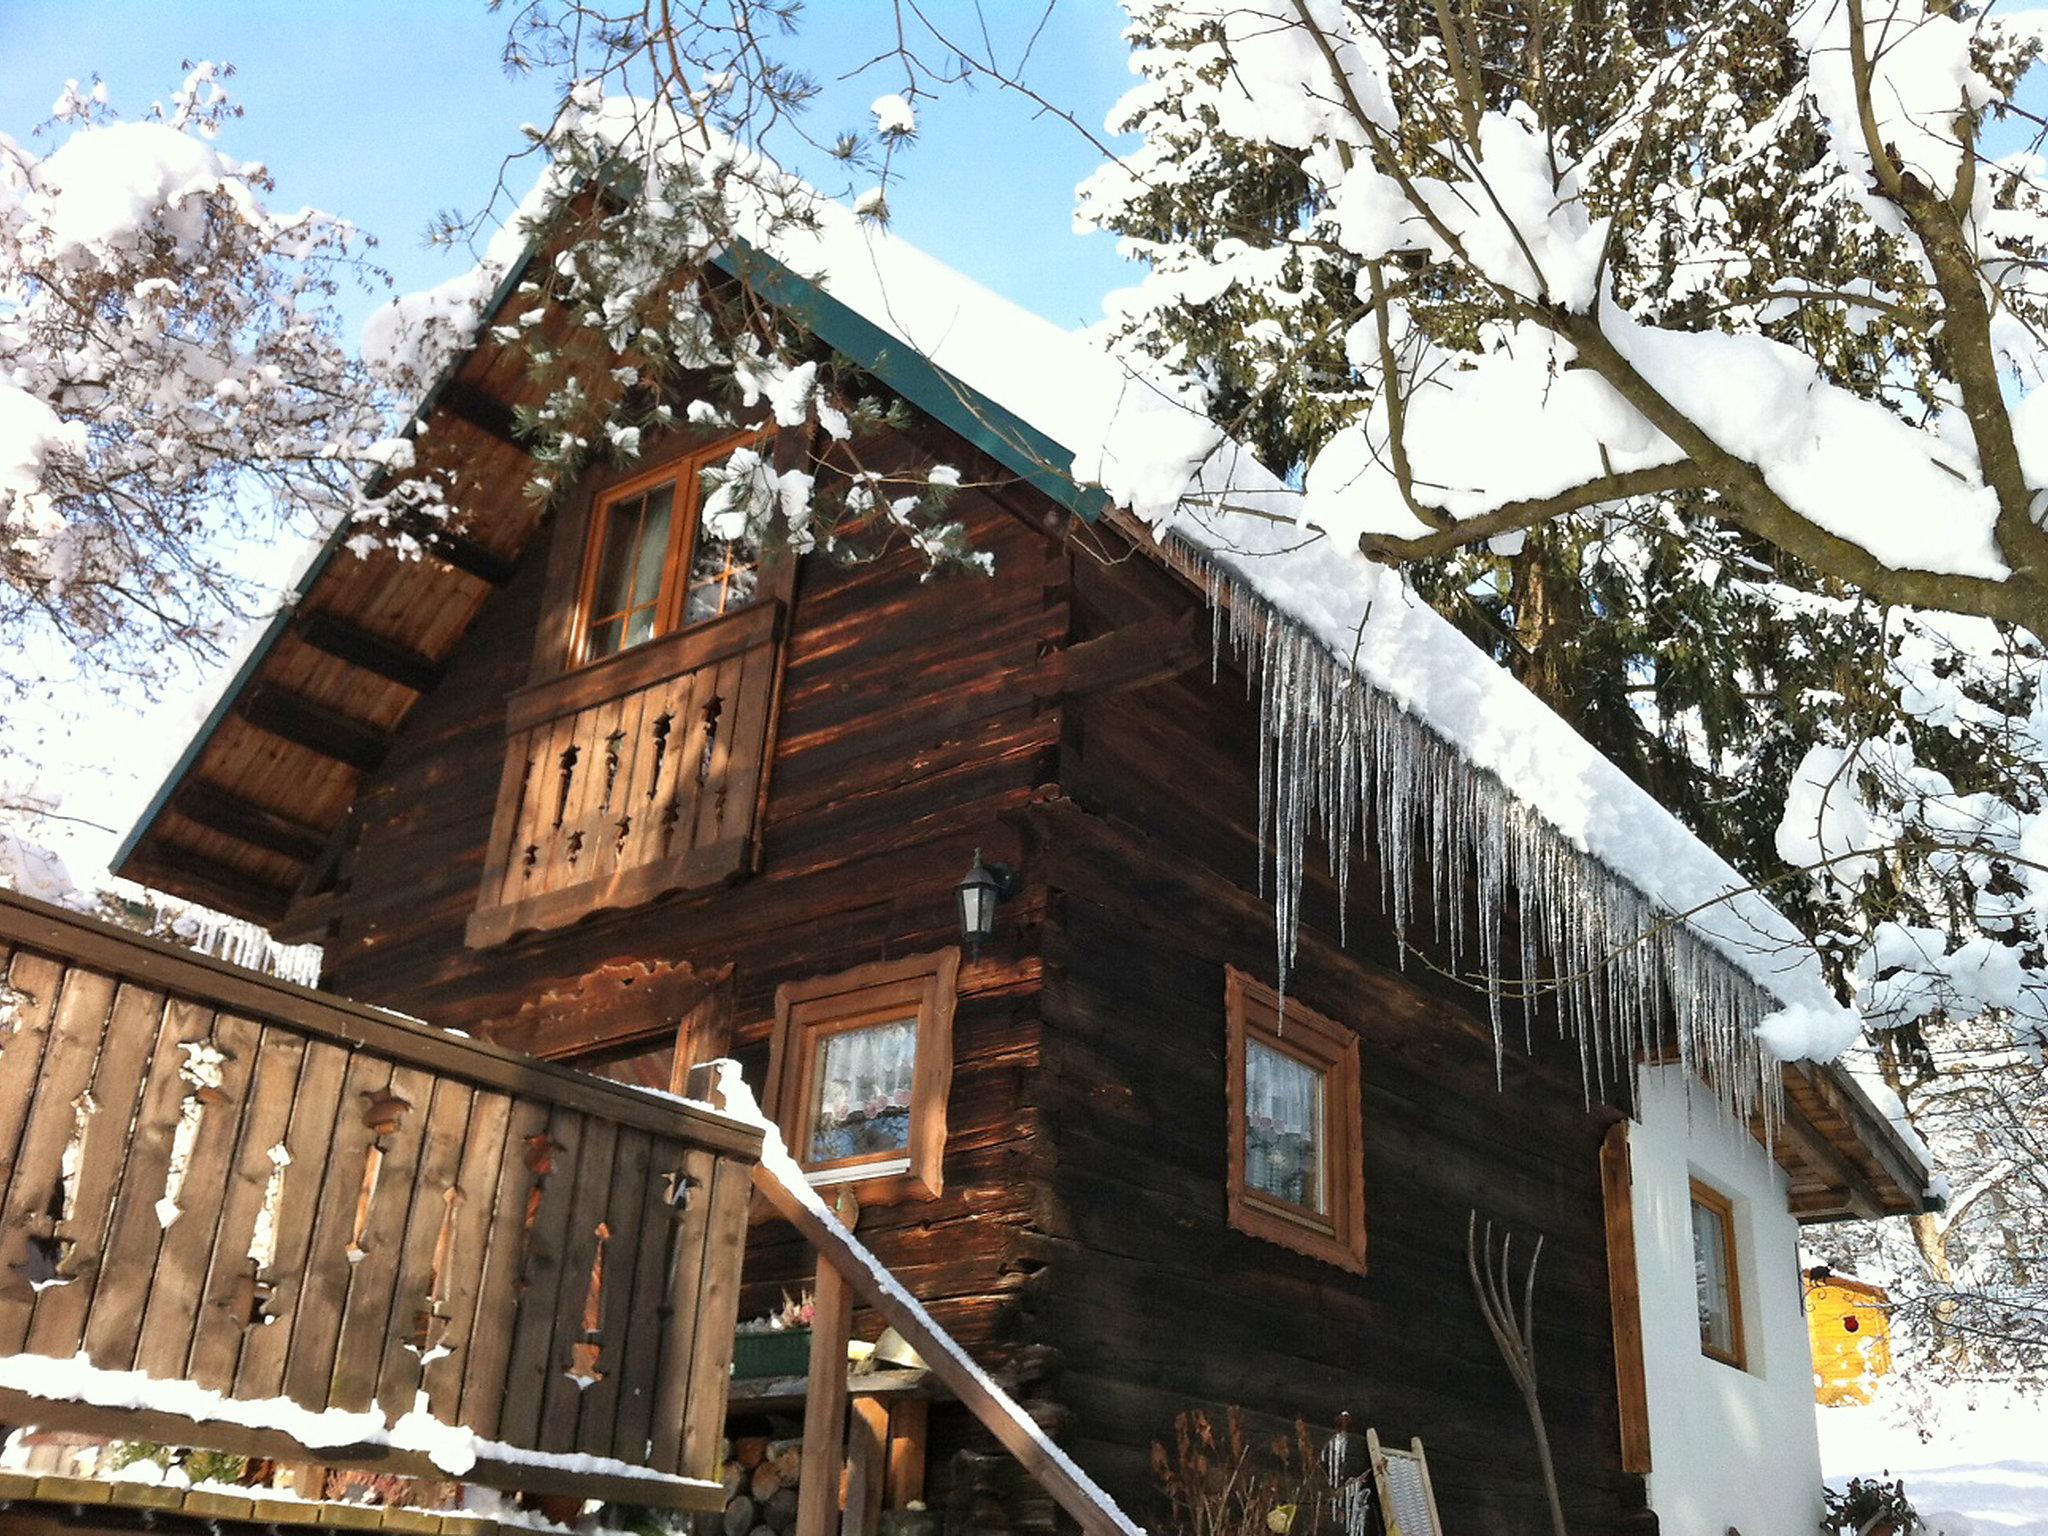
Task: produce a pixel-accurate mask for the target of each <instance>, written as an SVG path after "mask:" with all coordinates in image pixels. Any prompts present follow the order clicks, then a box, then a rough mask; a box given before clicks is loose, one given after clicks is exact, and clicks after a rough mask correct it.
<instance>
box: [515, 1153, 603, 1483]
mask: <svg viewBox="0 0 2048 1536" xmlns="http://www.w3.org/2000/svg"><path fill="white" fill-rule="evenodd" d="M618 1145H619V1129H618V1127H617V1126H615V1125H612V1124H610V1123H609V1122H607V1121H603V1120H590V1121H586V1122H585V1123H584V1127H583V1145H582V1148H581V1149H580V1151H579V1153H578V1155H577V1163H576V1186H575V1193H574V1194H573V1195H572V1196H571V1199H570V1205H569V1220H568V1227H567V1231H566V1233H565V1234H564V1237H565V1241H564V1243H563V1246H562V1268H561V1277H560V1281H559V1283H558V1284H557V1285H556V1287H555V1308H554V1313H553V1318H552V1321H551V1322H550V1323H549V1324H548V1326H547V1335H546V1340H545V1344H544V1348H543V1353H542V1356H541V1361H542V1365H541V1371H540V1378H539V1382H538V1388H539V1393H540V1416H539V1418H538V1420H537V1421H536V1427H535V1430H534V1440H533V1442H532V1443H533V1444H535V1445H537V1446H539V1447H540V1448H541V1449H542V1450H544V1451H573V1450H574V1449H576V1416H577V1410H578V1407H579V1405H580V1403H581V1400H582V1397H583V1390H584V1389H583V1388H582V1387H581V1386H580V1385H578V1383H577V1382H576V1380H575V1378H574V1377H572V1376H570V1374H569V1368H570V1366H571V1365H572V1364H574V1359H573V1357H572V1355H571V1351H570V1346H571V1344H572V1343H573V1342H574V1341H575V1340H576V1339H578V1338H579V1337H581V1336H582V1333H583V1316H584V1308H585V1306H586V1305H587V1303H588V1302H589V1299H590V1281H591V1276H592V1274H593V1272H594V1270H595V1267H596V1265H597V1263H598V1255H599V1253H600V1252H601V1250H602V1248H603V1247H604V1246H605V1241H606V1236H607V1224H606V1222H605V1219H604V1218H605V1210H606V1206H607V1199H606V1191H607V1190H608V1189H609V1188H610V1186H611V1182H612V1178H613V1167H614V1163H615V1160H616V1157H617V1153H618Z"/></svg>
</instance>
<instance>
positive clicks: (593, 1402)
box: [571, 1131, 668, 1461]
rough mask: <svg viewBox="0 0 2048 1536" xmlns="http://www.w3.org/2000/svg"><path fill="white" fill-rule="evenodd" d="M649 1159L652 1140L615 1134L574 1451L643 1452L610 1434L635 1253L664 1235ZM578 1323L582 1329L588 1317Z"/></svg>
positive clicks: (640, 1134)
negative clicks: (587, 1378)
mask: <svg viewBox="0 0 2048 1536" xmlns="http://www.w3.org/2000/svg"><path fill="white" fill-rule="evenodd" d="M653 1158H654V1138H653V1137H651V1136H649V1135H647V1134H646V1133H645V1132H644V1131H625V1132H622V1133H621V1134H620V1136H619V1141H618V1151H617V1153H616V1155H615V1158H614V1161H613V1164H612V1176H611V1184H610V1186H609V1188H608V1189H607V1191H606V1201H605V1216H604V1224H605V1227H606V1230H607V1231H608V1232H609V1234H610V1236H609V1237H608V1239H607V1240H606V1242H605V1248H604V1273H603V1275H602V1277H601V1278H602V1283H601V1284H600V1286H599V1289H598V1317H597V1335H598V1336H597V1340H596V1343H597V1358H596V1361H595V1368H596V1371H597V1379H596V1380H595V1381H592V1382H590V1383H588V1384H587V1385H586V1386H584V1387H583V1388H582V1390H581V1391H580V1392H579V1393H578V1394H577V1396H578V1399H579V1401H578V1402H577V1404H576V1435H575V1449H577V1450H579V1451H583V1452H586V1453H588V1454H590V1455H594V1456H620V1457H621V1459H623V1460H631V1461H638V1460H639V1459H640V1457H641V1456H642V1455H644V1454H645V1452H644V1451H635V1452H633V1453H631V1454H630V1455H623V1456H622V1455H621V1453H620V1452H619V1451H618V1450H616V1449H615V1448H614V1437H613V1430H614V1426H615V1425H616V1423H617V1419H618V1411H619V1389H620V1387H621V1386H622V1385H623V1383H624V1380H625V1377H626V1372H627V1366H628V1356H627V1354H626V1336H627V1333H628V1331H629V1330H630V1328H631V1326H632V1306H633V1282H634V1279H635V1277H636V1275H637V1274H638V1272H639V1267H640V1265H639V1260H640V1252H641V1249H642V1248H643V1247H647V1248H655V1247H660V1246H662V1245H661V1244H660V1243H658V1242H656V1241H655V1239H656V1238H658V1237H664V1236H666V1235H667V1232H666V1228H667V1226H668V1222H667V1219H666V1218H665V1217H664V1216H663V1215H662V1214H661V1212H660V1210H659V1209H658V1208H653V1207H651V1206H650V1202H649V1201H648V1198H647V1197H648V1192H649V1188H650V1186H651V1185H652V1184H653V1182H654V1181H653V1179H652V1178H651V1177H650V1176H649V1169H650V1168H651V1166H652V1163H653ZM580 1321H581V1323H582V1324H586V1325H587V1323H588V1322H589V1319H588V1318H584V1319H581V1320H580ZM571 1337H572V1338H574V1337H576V1335H575V1334H574V1333H572V1335H571ZM643 1438H644V1437H643Z"/></svg>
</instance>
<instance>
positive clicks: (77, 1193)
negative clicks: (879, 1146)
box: [0, 892, 761, 1508]
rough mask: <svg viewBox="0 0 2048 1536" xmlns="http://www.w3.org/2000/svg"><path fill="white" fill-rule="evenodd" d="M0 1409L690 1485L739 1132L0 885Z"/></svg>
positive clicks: (566, 1490)
mask: <svg viewBox="0 0 2048 1536" xmlns="http://www.w3.org/2000/svg"><path fill="white" fill-rule="evenodd" d="M0 977H4V978H5V990H4V991H0V1424H13V1425H22V1424H39V1425H42V1426H44V1427H47V1428H54V1429H71V1430H79V1431H83V1432H86V1433H90V1434H96V1435H103V1436H106V1437H109V1438H117V1439H131V1440H138V1439H139V1440H155V1441H162V1442H167V1443H173V1444H182V1445H193V1446H205V1447H210V1448H217V1449H222V1450H229V1451H239V1452H243V1453H246V1454H255V1455H262V1456H273V1457H277V1458H279V1459H286V1460H299V1461H318V1462H322V1463H326V1464H330V1465H369V1466H374V1467H378V1468H380V1469H382V1470H386V1471H392V1472H399V1473H408V1474H412V1475H420V1476H430V1477H447V1476H454V1477H459V1478H461V1479H463V1480H465V1481H470V1482H476V1483H484V1484H489V1485H493V1486H498V1487H503V1488H513V1489H519V1490H522V1491H526V1492H531V1493H540V1494H564V1495H580V1496H583V1497H589V1498H605V1499H613V1500H626V1501H630V1502H633V1503H639V1504H662V1505H669V1506H675V1507H687V1508H716V1507H718V1506H719V1505H720V1504H722V1503H723V1494H722V1491H721V1489H720V1488H719V1485H718V1483H717V1481H716V1473H717V1460H718V1446H719V1440H720V1437H721V1435H722V1433H723V1429H724V1416H725V1400H726V1389H727V1384H728V1378H729V1375H730V1367H731V1356H732V1335H733V1325H734V1322H735V1318H736V1313H737V1308H738V1302H739V1269H740V1262H741V1257H742V1253H743V1250H744V1246H745V1232H746V1217H747V1207H748V1202H749V1200H750V1198H751V1195H750V1190H751V1175H752V1170H753V1167H754V1164H755V1162H756V1160H757V1159H758V1157H759V1152H760V1144H761V1133H760V1131H759V1130H758V1129H757V1128H755V1127H753V1126H751V1125H747V1124H743V1123H741V1122H739V1121H736V1120H734V1119H732V1118H730V1117H728V1116H725V1115H721V1114H717V1113H714V1112H712V1111H710V1110H707V1109H704V1108H702V1107H701V1106H694V1105H688V1104H683V1103H680V1102H678V1101H675V1100H672V1099H667V1098H665V1097H660V1096H655V1095H650V1094H645V1093H641V1092H637V1091H635V1090H633V1089H630V1088H625V1087H622V1086H620V1085H618V1084H614V1083H608V1082H605V1081H602V1080H600V1079H597V1078H592V1077H588V1076H585V1075H584V1074H581V1073H578V1072H573V1071H569V1070H567V1069H564V1068H561V1067H555V1066H550V1065H548V1064H545V1063H542V1062H538V1061H535V1060H533V1059H531V1058H528V1057H524V1056H520V1055H518V1054H516V1053H513V1052H510V1051H506V1050H503V1049H500V1048H498V1047H495V1046H491V1045H488V1044H485V1043H483V1042H481V1041H476V1040H470V1039H467V1038H464V1037H461V1036H457V1035H452V1034H448V1033H446V1032H443V1031H441V1030H437V1029H433V1028H430V1027H428V1026H426V1025H423V1024H419V1023H416V1022H413V1021H410V1020H407V1019H403V1018H401V1017H399V1016H397V1015H395V1014H390V1013H385V1012H383V1011H381V1010H378V1009H374V1008H367V1007H362V1006H359V1005H357V1004H353V1003H348V1002H345V1001H342V1000H340V999H336V998H331V997H328V996H325V995H323V994H320V993H317V992H313V991H309V990H307V989H305V988H303V987H297V986H292V985H290V984H287V983H284V982H279V981H276V980H273V979H271V978H268V977H264V976H260V975H257V974H256V973H254V972H251V971H247V970H243V969H241V968H239V967H236V966H232V965H228V964H225V963H223V962H220V961H217V960H213V959H211V958H209V957H206V956H201V955H196V954H193V953H191V952H189V951H186V950H183V949H179V948H177V947H175V946H172V945H167V944H162V943H159V942H157V941H154V940H151V939H145V938H141V937H138V936H137V935H134V934H132V933H128V932H126V931H124V930H121V929H118V928H114V927H112V926H110V925H108V924H105V923H101V922H97V921H94V920H92V919H88V918H82V917H79V916H78V915H76V914H74V913H70V912H66V911H63V910H62V909H59V908H56V907H51V906H47V905H45V904H43V903H40V902H35V901H30V900H27V899H25V898H22V897H19V896H16V895H13V894H11V893H5V892H0Z"/></svg>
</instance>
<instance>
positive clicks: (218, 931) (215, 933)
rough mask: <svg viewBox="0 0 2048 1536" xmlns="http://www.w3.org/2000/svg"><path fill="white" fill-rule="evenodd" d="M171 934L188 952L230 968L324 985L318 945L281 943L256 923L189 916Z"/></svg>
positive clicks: (217, 916)
mask: <svg viewBox="0 0 2048 1536" xmlns="http://www.w3.org/2000/svg"><path fill="white" fill-rule="evenodd" d="M171 932H172V934H173V935H174V936H175V937H176V938H177V939H178V941H179V942H180V943H182V944H183V945H184V946H185V947H186V948H187V949H196V950H197V951H199V953H201V954H202V955H212V956H213V957H214V958H215V959H217V960H225V961H227V962H228V963H229V964H230V965H239V966H241V967H243V968H244V969H245V970H251V971H260V972H261V973H262V974H263V975H265V976H275V977H276V978H277V979H278V980H280V981H290V982H296V983H297V984H298V985H299V986H302V987H317V986H319V985H320V957H321V950H320V946H319V945H318V944H280V943H278V942H277V940H275V939H273V938H272V937H271V936H270V935H269V934H267V933H265V932H264V931H263V930H262V929H261V928H258V927H257V926H256V925H255V924H254V923H246V922H244V921H242V919H240V918H239V917H225V916H223V915H222V914H220V913H218V912H191V913H187V914H185V915H184V916H182V917H180V918H178V919H177V920H176V921H175V922H173V923H172V924H171Z"/></svg>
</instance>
